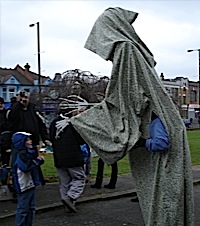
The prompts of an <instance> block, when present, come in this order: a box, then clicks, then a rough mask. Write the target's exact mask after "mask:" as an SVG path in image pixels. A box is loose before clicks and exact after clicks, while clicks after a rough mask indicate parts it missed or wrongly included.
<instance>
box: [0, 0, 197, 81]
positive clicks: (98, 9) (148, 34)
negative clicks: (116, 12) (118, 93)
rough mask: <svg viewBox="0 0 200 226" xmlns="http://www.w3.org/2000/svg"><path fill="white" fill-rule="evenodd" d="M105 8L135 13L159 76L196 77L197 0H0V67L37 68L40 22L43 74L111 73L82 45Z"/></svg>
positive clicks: (193, 78)
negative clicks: (71, 71) (80, 71)
mask: <svg viewBox="0 0 200 226" xmlns="http://www.w3.org/2000/svg"><path fill="white" fill-rule="evenodd" d="M109 7H121V8H124V9H128V10H131V11H134V12H138V13H139V16H138V18H137V19H136V21H135V22H134V24H133V26H134V28H135V30H136V32H137V34H138V35H139V36H140V38H141V39H142V40H143V41H144V42H145V44H146V45H147V46H148V48H149V49H150V51H151V52H152V53H153V55H154V58H155V60H156V62H157V66H156V71H157V73H158V75H160V73H161V72H163V73H164V75H165V78H175V77H177V76H183V77H188V78H189V79H190V80H192V81H197V80H198V51H194V52H191V53H188V52H187V50H188V49H200V13H199V10H200V1H198V0H196V1H170V0H166V1H164V0H160V1H159V0H157V1H141V0H140V1H134V0H129V1H126V0H123V1H117V0H115V1H108V0H107V1H102V0H98V1H94V0H90V1H86V0H82V1H75V0H74V1H72V0H71V1H70V0H63V1H61V0H59V1H52V0H51V1H48V0H43V1H39V0H38V1H37V0H26V1H25V0H24V1H18V0H12V1H9V0H0V29H1V30H0V67H2V68H14V67H15V66H16V65H17V64H19V65H20V66H22V67H23V66H24V65H25V64H26V63H29V64H30V65H31V69H30V70H31V71H33V72H36V73H37V72H38V64H37V27H36V26H34V27H29V24H32V23H36V22H39V23H40V49H41V71H42V73H41V74H42V75H45V76H50V77H51V78H53V77H54V75H55V73H63V72H64V71H67V70H72V69H81V70H85V71H90V72H91V73H93V74H95V75H105V76H110V73H111V68H112V64H111V62H108V61H105V60H103V59H102V58H100V57H99V56H97V55H96V54H94V53H92V52H90V51H89V50H87V49H84V44H85V41H86V39H87V37H88V35H89V33H90V31H91V29H92V26H93V24H94V22H95V21H96V19H97V18H98V16H99V15H100V14H101V13H103V12H104V10H105V9H107V8H109Z"/></svg>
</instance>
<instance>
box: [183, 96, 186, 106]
mask: <svg viewBox="0 0 200 226" xmlns="http://www.w3.org/2000/svg"><path fill="white" fill-rule="evenodd" d="M183 104H186V96H183Z"/></svg>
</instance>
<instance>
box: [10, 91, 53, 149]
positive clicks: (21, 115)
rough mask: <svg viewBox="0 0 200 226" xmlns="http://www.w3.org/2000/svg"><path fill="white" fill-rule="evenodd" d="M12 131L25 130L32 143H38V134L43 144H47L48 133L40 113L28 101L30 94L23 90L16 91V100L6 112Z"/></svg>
mask: <svg viewBox="0 0 200 226" xmlns="http://www.w3.org/2000/svg"><path fill="white" fill-rule="evenodd" d="M8 119H9V123H10V127H11V130H12V132H13V133H16V132H20V131H23V132H27V133H31V134H32V142H33V145H34V146H36V145H39V141H40V136H41V139H42V141H43V142H44V144H46V145H49V144H50V142H49V134H48V131H47V128H46V125H45V121H44V118H43V116H42V114H41V113H40V112H39V111H38V110H36V109H35V107H34V105H33V104H32V103H30V94H29V93H28V92H26V91H24V90H21V91H19V92H18V93H17V96H16V102H13V106H12V107H11V108H10V111H9V113H8Z"/></svg>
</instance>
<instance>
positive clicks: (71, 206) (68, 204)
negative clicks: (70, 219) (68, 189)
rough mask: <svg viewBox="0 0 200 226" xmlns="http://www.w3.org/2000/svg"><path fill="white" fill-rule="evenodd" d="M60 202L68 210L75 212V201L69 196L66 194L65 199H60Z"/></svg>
mask: <svg viewBox="0 0 200 226" xmlns="http://www.w3.org/2000/svg"><path fill="white" fill-rule="evenodd" d="M62 203H63V204H64V206H66V207H67V208H68V209H69V210H70V211H72V212H73V213H77V209H76V207H75V202H74V200H73V199H72V198H70V197H69V196H66V198H65V199H62Z"/></svg>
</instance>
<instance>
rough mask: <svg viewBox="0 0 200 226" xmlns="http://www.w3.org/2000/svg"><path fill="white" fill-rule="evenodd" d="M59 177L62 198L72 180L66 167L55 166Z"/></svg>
mask: <svg viewBox="0 0 200 226" xmlns="http://www.w3.org/2000/svg"><path fill="white" fill-rule="evenodd" d="M56 169H57V173H58V178H59V191H60V197H61V199H64V198H65V196H66V195H67V193H68V190H69V184H70V181H71V180H72V178H71V176H70V174H69V172H68V168H56Z"/></svg>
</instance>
